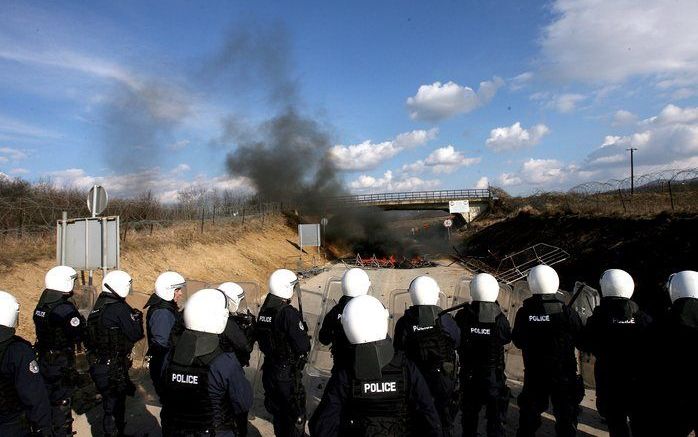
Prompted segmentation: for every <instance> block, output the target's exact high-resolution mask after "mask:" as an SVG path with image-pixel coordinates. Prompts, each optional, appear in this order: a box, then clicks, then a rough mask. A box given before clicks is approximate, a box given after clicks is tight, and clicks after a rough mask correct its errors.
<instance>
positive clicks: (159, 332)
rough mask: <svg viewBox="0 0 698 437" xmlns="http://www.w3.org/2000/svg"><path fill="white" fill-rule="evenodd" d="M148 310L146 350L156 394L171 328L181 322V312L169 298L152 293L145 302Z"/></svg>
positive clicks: (169, 345) (159, 394)
mask: <svg viewBox="0 0 698 437" xmlns="http://www.w3.org/2000/svg"><path fill="white" fill-rule="evenodd" d="M145 308H147V309H148V312H147V314H146V316H145V327H146V333H147V338H148V352H147V353H146V355H148V356H149V357H150V361H149V363H148V370H149V371H150V378H151V379H152V381H153V387H154V388H155V392H156V393H157V395H158V396H162V395H161V393H160V376H161V375H162V364H163V362H164V361H165V355H167V352H169V350H170V348H171V347H172V344H171V337H172V328H174V326H175V325H176V324H177V323H183V322H182V320H181V318H182V314H181V313H180V312H179V311H178V309H177V304H176V303H175V302H174V301H171V300H165V299H162V298H161V297H160V296H158V295H157V294H155V293H153V295H152V296H150V299H148V302H147V303H146V304H145Z"/></svg>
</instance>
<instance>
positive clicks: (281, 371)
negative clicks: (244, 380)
mask: <svg viewBox="0 0 698 437" xmlns="http://www.w3.org/2000/svg"><path fill="white" fill-rule="evenodd" d="M297 284H298V278H297V277H296V275H295V273H293V272H292V271H290V270H286V269H279V270H276V271H275V272H274V273H272V275H271V277H270V278H269V294H268V295H267V297H266V299H265V300H264V304H263V305H262V308H261V309H260V310H259V315H258V316H257V325H256V327H255V338H256V339H257V342H258V343H259V349H260V350H261V351H262V353H263V354H264V365H263V366H262V383H263V385H264V406H265V407H266V409H267V411H268V412H269V413H270V414H271V415H272V416H273V423H274V434H276V435H277V436H279V437H289V436H302V435H304V434H305V421H306V412H305V389H304V387H303V381H302V379H303V367H304V366H305V363H306V361H307V354H308V352H309V351H310V338H309V337H308V332H307V331H308V328H307V326H306V325H305V322H304V321H303V318H302V315H301V313H300V312H299V311H298V310H297V309H295V308H294V307H292V306H291V297H292V296H293V291H294V288H295V286H296V285H297Z"/></svg>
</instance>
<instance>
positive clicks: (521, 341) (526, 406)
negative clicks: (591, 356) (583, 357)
mask: <svg viewBox="0 0 698 437" xmlns="http://www.w3.org/2000/svg"><path fill="white" fill-rule="evenodd" d="M581 329H582V321H581V320H580V318H579V315H578V314H577V313H576V312H575V311H574V310H572V309H571V308H569V307H568V306H566V305H565V304H564V303H563V302H561V301H560V300H558V299H557V297H556V296H555V295H540V294H539V295H534V296H532V297H530V298H528V299H526V300H524V302H523V306H522V307H521V308H520V309H519V311H518V312H517V313H516V321H515V322H514V330H513V332H512V339H513V340H514V345H515V346H516V347H518V348H520V349H521V351H522V352H523V361H524V367H525V369H524V386H523V390H522V391H521V394H520V395H519V398H518V404H519V430H518V432H517V436H518V437H529V436H534V435H535V432H536V430H537V429H538V428H539V427H540V424H541V418H540V416H541V414H542V413H543V412H544V411H545V410H547V409H548V402H549V401H551V402H552V404H553V415H554V416H555V432H556V434H557V435H558V437H567V436H574V435H575V434H576V432H577V415H578V413H579V403H580V402H581V401H582V398H583V397H584V385H583V383H582V382H581V379H580V378H578V377H577V359H576V357H575V351H574V349H575V347H576V346H577V344H578V343H579V339H580V335H581Z"/></svg>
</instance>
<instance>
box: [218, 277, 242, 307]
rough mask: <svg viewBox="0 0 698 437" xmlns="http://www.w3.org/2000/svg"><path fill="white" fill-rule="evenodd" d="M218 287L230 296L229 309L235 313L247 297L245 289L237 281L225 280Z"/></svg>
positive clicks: (226, 295)
mask: <svg viewBox="0 0 698 437" xmlns="http://www.w3.org/2000/svg"><path fill="white" fill-rule="evenodd" d="M218 289H219V290H220V291H222V292H223V294H225V297H227V298H228V311H230V314H233V313H235V312H236V311H237V310H238V308H239V307H240V302H241V301H242V300H243V299H244V298H245V290H243V289H242V287H240V286H239V285H238V284H236V283H235V282H224V283H222V284H221V285H219V286H218Z"/></svg>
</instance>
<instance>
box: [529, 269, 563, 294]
mask: <svg viewBox="0 0 698 437" xmlns="http://www.w3.org/2000/svg"><path fill="white" fill-rule="evenodd" d="M527 279H528V288H529V289H530V290H531V293H533V294H554V293H557V289H558V287H559V286H560V278H559V277H558V276H557V272H556V271H555V269H553V268H552V267H550V266H546V265H545V264H541V265H538V266H535V267H534V268H532V269H531V270H530V271H529V272H528V277H527Z"/></svg>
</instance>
